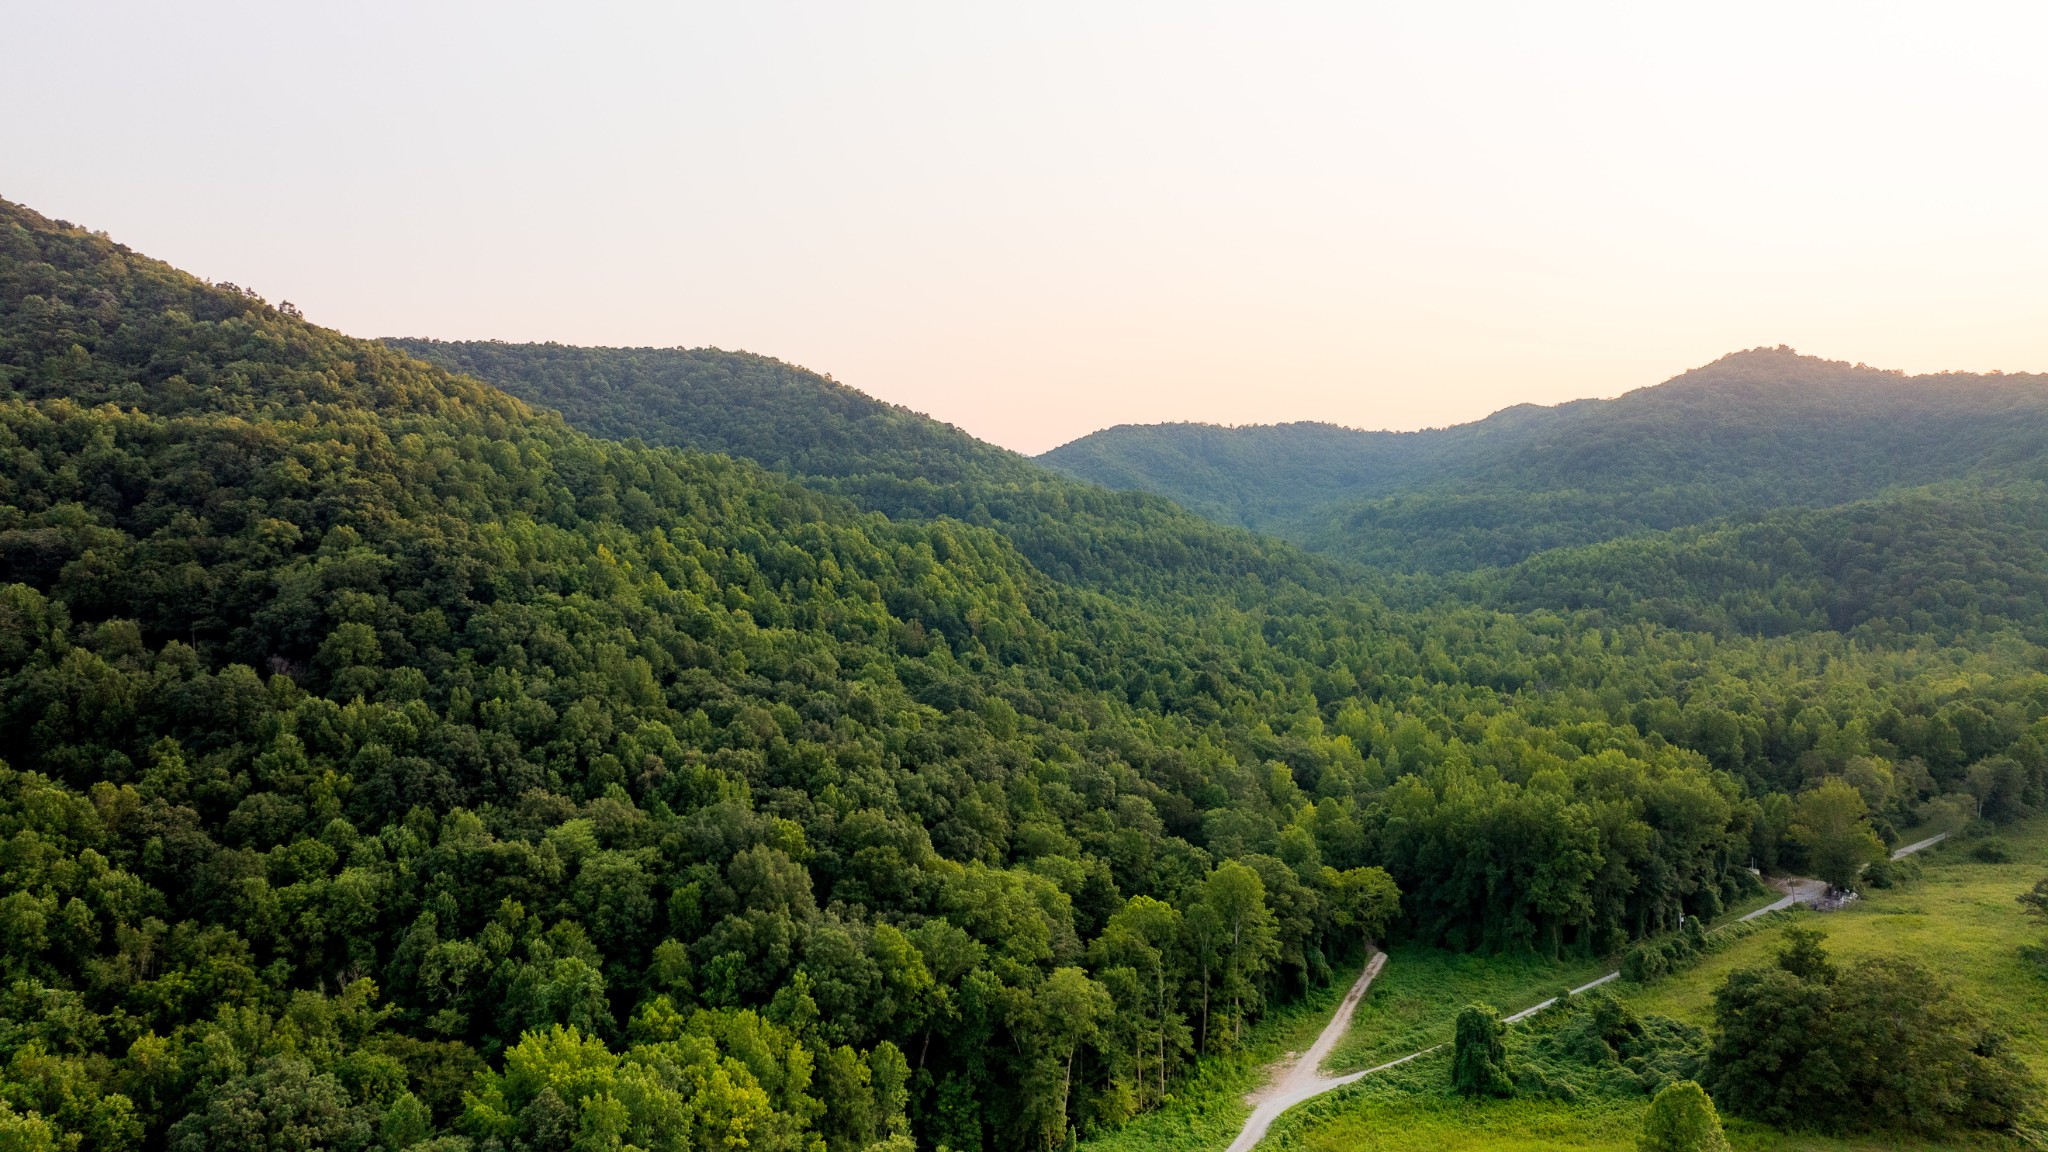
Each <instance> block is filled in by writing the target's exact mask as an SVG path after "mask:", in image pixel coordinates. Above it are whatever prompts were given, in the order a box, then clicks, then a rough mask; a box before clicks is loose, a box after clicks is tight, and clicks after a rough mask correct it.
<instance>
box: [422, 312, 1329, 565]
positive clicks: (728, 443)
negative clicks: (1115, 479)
mask: <svg viewBox="0 0 2048 1152" xmlns="http://www.w3.org/2000/svg"><path fill="white" fill-rule="evenodd" d="M383 343H385V344H386V345H388V346H390V347H393V348H396V349H399V350H402V351H404V352H406V353H408V354H410V355H412V356H416V357H418V358H419V359H422V360H425V361H428V362H429V363H433V364H437V365H440V366H441V367H443V368H447V369H449V370H451V371H455V372H461V373H465V374H467V375H470V376H474V377H477V378H478V379H481V380H484V381H486V382H488V383H490V384H494V385H496V386H498V387H500V388H502V389H504V390H505V391H507V392H510V393H511V394H513V395H514V396H517V397H519V398H521V399H523V400H526V401H528V402H530V403H533V404H538V405H542V406H545V407H548V408H553V409H555V410H557V411H559V412H561V413H562V414H563V415H564V416H566V417H567V418H568V419H569V422H570V423H571V424H574V425H575V426H577V427H578V428H581V429H583V430H585V431H588V432H591V433H594V434H596V435H599V436H606V437H612V438H616V439H638V440H643V441H646V442H648V443H650V444H657V445H668V446H674V447H682V448H695V449H699V450H702V451H707V452H720V453H725V454H727V455H731V456H738V457H741V458H744V459H748V460H753V461H755V462H757V463H759V464H762V465H764V466H766V467H768V468H772V469H775V470H777V471H779V472H784V473H787V474H790V475H793V476H796V477H799V478H801V479H803V480H805V481H806V482H808V483H810V484H811V486H812V487H815V488H821V489H823V490H825V491H829V492H833V493H835V494H838V495H842V496H846V497H849V498H851V499H853V500H854V501H856V502H857V503H859V504H861V505H862V506H864V507H866V508H869V509H872V510H874V511H878V512H882V513H884V514H886V515H888V516H891V517H895V518H898V519H903V518H912V519H924V518H930V517H935V516H951V517H953V518H956V519H960V520H965V521H967V522H969V523H972V524H979V525H982V526H985V527H992V528H995V529H996V530H998V531H1000V532H1001V533H1003V534H1004V535H1006V536H1008V537H1009V538H1010V540H1011V541H1012V543H1014V544H1015V545H1016V546H1017V548H1018V549H1019V550H1020V551H1022V552H1023V553H1024V554H1025V555H1026V556H1027V557H1029V558H1030V559H1031V561H1032V562H1033V563H1034V564H1036V565H1037V566H1038V567H1040V568H1041V569H1043V570H1045V571H1046V572H1047V573H1048V574H1050V575H1052V576H1054V577H1055V578H1057V579H1060V580H1063V581H1068V582H1072V583H1078V584H1081V585H1084V586H1088V587H1094V588H1104V589H1114V590H1121V591H1135V590H1143V591H1146V592H1160V591H1168V590H1182V591H1185V590H1190V589H1201V590H1204V591H1206V592H1212V593H1213V592H1221V593H1225V594H1229V595H1233V596H1236V595H1244V594H1250V595H1253V596H1256V595H1257V594H1258V593H1257V592H1256V591H1251V592H1249V593H1247V589H1248V588H1250V589H1257V588H1261V587H1270V586H1272V585H1275V584H1296V585H1301V586H1304V587H1316V588H1329V587H1340V586H1345V585H1347V584H1349V583H1350V581H1349V580H1348V579H1345V578H1343V577H1342V576H1341V575H1340V574H1339V573H1338V571H1337V569H1336V568H1335V567H1334V566H1332V565H1331V564H1329V563H1328V562H1327V561H1324V560H1322V559H1319V558H1316V557H1313V556H1310V555H1307V554H1305V553H1303V552H1301V551H1300V550H1299V549H1297V548H1294V547H1291V546H1288V545H1286V544H1284V543H1281V542H1280V541H1277V540H1273V539H1270V538H1266V539H1261V538H1259V537H1257V536H1254V535H1253V534H1251V533H1249V532H1246V531H1243V530H1241V529H1238V528H1235V527H1223V526H1219V525H1217V524H1216V523H1213V522H1212V521H1210V520H1208V519H1204V518H1203V517H1201V516H1197V515H1190V514H1189V513H1188V512H1187V511H1186V510H1184V509H1182V508H1180V507H1179V506H1177V505H1175V504H1174V503H1172V502H1170V501H1168V500H1165V499H1161V498H1159V497H1156V496H1152V495H1149V494H1145V493H1139V492H1130V491H1123V492H1119V491H1113V490H1109V489H1105V488H1104V487H1102V486H1099V485H1096V484H1092V483H1087V482H1078V481H1076V480H1075V479H1073V478H1072V477H1069V476H1067V475H1065V474H1063V473H1060V472H1056V471H1054V470H1052V469H1049V468H1046V467H1044V466H1042V465H1040V464H1038V463H1035V462H1034V461H1032V460H1031V459H1030V458H1028V457H1025V456H1021V455H1019V454H1017V453H1015V452H1010V451H1008V450H1006V449H1002V448H998V447H996V446H995V445H993V444H988V443H984V442H983V441H980V440H977V439H975V438H974V437H972V436H970V435H968V434H967V433H965V432H962V431H961V430H959V429H958V428H955V427H953V426H952V425H950V424H943V423H940V422H939V421H937V420H933V419H931V418H930V417H928V416H923V415H920V414H918V413H916V412H912V411H911V410H909V409H907V408H903V407H900V406H898V405H894V404H888V403H884V402H882V401H880V400H876V399H875V398H873V397H871V396H868V395H866V394H865V393H862V392H858V391H856V390H854V389H852V388H848V387H846V386H845V385H843V384H839V383H836V382H834V381H833V380H832V379H830V378H829V377H826V376H822V375H820V374H818V373H816V372H812V371H810V370H809V369H806V368H800V367H798V366H796V365H793V364H787V363H784V362H783V361H780V360H775V359H772V358H770V357H767V356H757V355H753V354H752V353H747V352H726V351H721V350H719V349H716V348H578V347H571V346H568V345H562V344H507V343H504V342H501V341H466V342H455V341H440V340H417V339H387V340H385V341H383ZM1248 580H1249V581H1251V583H1250V584H1249V585H1248V584H1247V581H1248Z"/></svg>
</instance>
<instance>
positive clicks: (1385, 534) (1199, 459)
mask: <svg viewBox="0 0 2048 1152" xmlns="http://www.w3.org/2000/svg"><path fill="white" fill-rule="evenodd" d="M2044 452H2048V377H2044V376H2040V375H1995V374H1994V375H1966V374H1941V375H1933V376H1905V375H1902V374H1900V373H1896V372H1888V371H1883V370H1880V369H1876V368H1869V367H1866V366H1863V365H1851V364H1845V363H1840V362H1836V361H1827V360H1820V359H1816V358H1814V357H1810V356H1801V355H1799V354H1797V353H1795V352H1793V351H1791V350H1790V349H1786V348H1773V349H1755V350H1751V351H1747V352H1738V353H1734V354H1732V355H1729V356H1725V357H1722V358H1721V359H1720V360H1717V361H1715V362H1714V363H1712V364H1709V365H1706V366H1705V367H1702V368H1697V369H1694V370H1693V371H1690V372H1687V373H1684V374H1683V375H1681V376H1678V377H1676V378H1675V379H1672V380H1670V381H1668V382H1666V383H1664V384H1660V385H1657V386H1655V387H1651V388H1642V389H1638V390H1636V391H1634V392H1630V393H1628V394H1626V395H1624V396H1621V397H1618V398H1616V399H1613V400H1581V401H1575V402H1573V403H1570V404H1564V405H1559V406H1557V407H1553V408H1537V407H1532V406H1528V405H1523V406H1518V407H1515V408H1509V409H1506V410H1504V411H1502V412H1499V413H1496V414H1494V415H1493V416H1490V417H1488V418H1486V419H1485V420H1481V421H1477V422H1475V423H1471V424H1464V425H1459V426H1457V427H1453V428H1443V429H1434V430H1429V431H1423V432H1359V431H1353V430H1349V429H1343V428H1337V427H1334V426H1331V425H1321V424H1290V425H1277V426H1262V427H1249V428H1219V427H1213V426H1207V425H1190V424H1167V425H1153V426H1125V427H1119V428H1112V429H1108V430H1106V431H1103V432H1098V433H1095V434H1094V435H1091V436H1087V437H1083V438H1082V439H1080V440H1076V441H1074V442H1073V443H1071V444H1067V445H1063V446H1061V447H1059V448H1056V449H1054V450H1053V451H1051V452H1049V453H1047V454H1045V455H1044V456H1042V457H1040V458H1039V459H1040V460H1041V461H1042V462H1043V463H1045V464H1047V465H1049V466H1051V467H1054V468H1058V469H1060V470H1061V471H1063V472H1066V473H1067V474H1069V475H1072V476H1076V477H1080V478H1085V479H1090V480H1094V481H1096V482H1098V483H1102V484H1107V485H1110V486H1113V487H1120V488H1135V489H1141V490H1144V491H1149V492H1156V493H1158V494H1160V495H1163V496H1166V497H1168V498H1170V499H1173V500H1175V501H1177V502H1179V503H1181V504H1183V505H1184V506H1186V507H1188V508H1191V509H1194V510H1196V511H1199V512H1202V513H1203V514H1204V515H1208V516H1211V517H1214V518H1217V519H1220V520H1226V521H1229V522H1232V523H1238V524H1243V525H1245V526H1247V527H1251V528H1255V529H1258V530H1261V531H1267V532H1273V533H1276V534H1278V535H1281V536H1283V537H1286V538H1288V539H1292V540H1295V541H1296V542H1299V543H1302V544H1304V545H1306V546H1308V547H1310V548H1312V549H1315V550H1317V551H1321V552H1324V553H1327V554H1330V555H1333V556H1342V557H1347V558H1351V559H1356V560H1362V561H1366V562H1369V563H1373V564H1379V565H1384V566H1389V567H1395V568H1403V569H1423V570H1437V571H1447V570H1457V569H1464V568H1474V567H1484V566H1491V565H1500V564H1509V563H1514V562H1516V561H1518V560H1521V559H1523V558H1525V557H1527V556H1530V555H1533V554H1535V553H1537V552H1540V551H1543V550H1545V549H1548V548H1555V547H1562V546H1570V545H1578V544H1590V543H1597V542H1599V541H1602V540H1609V539H1613V538H1616V537H1619V536H1625V535H1629V534H1632V533H1638V532H1642V531H1645V530H1662V529H1670V528H1678V527H1684V526H1687V525H1694V524H1701V523H1704V522H1707V521H1710V520H1713V519H1715V518H1717V517H1722V516H1727V515H1732V514H1747V513H1757V512H1763V511H1768V510H1771V509H1776V508H1787V507H1825V506H1829V505H1834V504H1841V503H1845V502H1848V501H1852V500H1859V499H1863V498H1865V497H1869V496H1873V495H1875V494H1877V493H1880V492H1883V491H1885V490H1887V489H1891V488H1899V487H1910V486H1918V485H1924V484H1930V483H1935V482H1938V481H1945V480H1953V479H1957V478H1963V477H1976V478H1980V479H1989V480H1993V481H1997V480H2001V479H2004V478H2009V477H2012V476H2018V475H2025V474H2027V473H2028V471H2029V468H2030V466H2031V465H2033V464H2034V463H2035V462H2037V461H2039V460H2040V459H2041V457H2042V455H2043V453H2044Z"/></svg>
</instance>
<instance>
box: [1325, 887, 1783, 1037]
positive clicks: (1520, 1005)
mask: <svg viewBox="0 0 2048 1152" xmlns="http://www.w3.org/2000/svg"><path fill="white" fill-rule="evenodd" d="M1777 898H1778V894H1777V893H1776V892H1771V893H1768V894H1765V895H1761V896H1755V897H1751V898H1749V899H1747V900H1744V901H1742V902H1741V903H1739V904H1737V905H1736V906H1734V907H1732V908H1730V909H1729V910H1728V912H1727V913H1726V914H1725V915H1724V916H1722V918H1721V922H1722V923H1724V924H1725V923H1734V921H1735V919H1736V917H1739V916H1741V915H1743V914H1744V913H1747V912H1750V911H1753V910H1755V909H1758V908H1762V907H1764V906H1765V905H1767V904H1769V903H1771V902H1772V901H1773V900H1776V899H1777ZM1619 966H1620V957H1618V956H1601V957H1597V958H1590V959H1589V958H1586V957H1576V958H1566V959H1564V960H1546V959H1543V958H1540V957H1537V956H1532V955H1526V954H1524V955H1508V956H1476V955H1472V954H1469V953H1457V952H1445V951H1442V950H1441V949H1436V948H1422V947H1416V946H1413V945H1396V946H1395V947H1394V948H1392V949H1391V950H1389V952H1388V955H1387V966H1386V969H1385V970H1384V971H1382V972H1381V973H1380V975H1379V977H1378V978H1377V979H1375V980H1374V981H1373V985H1372V992H1371V993H1370V994H1369V995H1368V997H1367V999H1366V1001H1365V1003H1363V1004H1361V1005H1359V1007H1358V1016H1357V1018H1356V1019H1354V1020H1353V1021H1352V1024H1351V1031H1350V1032H1349V1033H1347V1034H1346V1035H1345V1037H1344V1039H1342V1040H1340V1041H1338V1042H1337V1047H1336V1049H1335V1050H1334V1051H1332V1052H1331V1053H1330V1058H1329V1059H1328V1060H1327V1061H1325V1062H1324V1067H1325V1068H1326V1069H1327V1070H1328V1071H1330V1072H1332V1073H1337V1074H1342V1073H1345V1072H1355V1071H1357V1070H1359V1069H1361V1068H1372V1067H1376V1066H1378V1065H1380V1064H1384V1063H1386V1062H1387V1061H1389V1060H1398V1059H1400V1058H1401V1057H1403V1056H1406V1055H1408V1054H1409V1053H1411V1052H1419V1051H1421V1050H1422V1049H1424V1048H1428V1047H1430V1046H1431V1045H1434V1044H1441V1043H1443V1042H1445V1041H1447V1040H1449V1039H1450V1038H1451V1025H1452V1021H1453V1020H1454V1019H1455V1018H1456V1017H1457V1014H1458V1009H1460V1008H1463V1007H1464V1006H1465V1005H1467V1004H1471V1003H1474V1002H1480V1003H1486V1004H1491V1005H1493V1006H1494V1007H1496V1008H1499V1009H1500V1010H1501V1013H1502V1014H1503V1015H1511V1014H1513V1013H1515V1012H1519V1011H1521V1010H1522V1009H1524V1008H1527V1007H1529V1006H1530V1005H1532V1004H1538V1003H1541V1002H1542V1001H1544V1000H1548V999H1549V998H1550V997H1552V996H1555V995H1557V994H1558V993H1559V992H1560V991H1563V990H1564V989H1567V988H1577V987H1579V986H1580V985H1582V984H1585V983H1587V982H1589V981H1592V980H1595V979H1597V978H1599V977H1601V976H1605V975H1607V974H1608V973H1609V972H1612V971H1614V970H1615V969H1616V968H1617V967H1619Z"/></svg>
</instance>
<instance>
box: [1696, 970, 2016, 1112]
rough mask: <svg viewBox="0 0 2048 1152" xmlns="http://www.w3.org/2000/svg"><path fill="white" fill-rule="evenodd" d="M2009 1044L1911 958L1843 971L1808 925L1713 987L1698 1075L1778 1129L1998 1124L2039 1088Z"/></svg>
mask: <svg viewBox="0 0 2048 1152" xmlns="http://www.w3.org/2000/svg"><path fill="white" fill-rule="evenodd" d="M2007 1047H2008V1046H2007V1042H2006V1039H2005V1037H2004V1036H2003V1035H2002V1034H2001V1033H1999V1032H1996V1031H1994V1030H1992V1029H1990V1028H1988V1027H1987V1026H1986V1025H1985V1024H1984V1022H1983V1021H1982V1020H1981V1019H1980V1018H1979V1017H1978V1016H1977V1015H1976V1013H1974V1012H1973V1011H1971V1010H1970V1009H1969V1008H1968V1007H1967V1006H1965V1005H1964V1004H1962V1003H1961V1002H1960V1001H1958V1000H1957V998H1956V997H1955V996H1954V995H1953V994H1952V993H1951V992H1950V991H1949V990H1948V988H1947V987H1946V986H1944V985H1943V984H1942V983H1941V982H1940V981H1939V980H1938V979H1937V978H1936V977H1935V975H1934V974H1933V973H1932V972H1931V971H1929V970H1928V969H1927V968H1926V967H1925V966H1924V965H1922V964H1920V963H1919V962H1918V961H1916V960H1911V959H1908V958H1905V957H1898V956H1881V957H1872V958H1870V959H1866V960H1862V961H1859V962H1857V963H1856V964H1854V965H1851V966H1849V967H1847V968H1845V969H1840V970H1838V969H1837V968H1836V967H1835V965H1834V964H1833V963H1831V962H1830V961H1829V960H1828V957H1827V953H1826V951H1825V949H1823V948H1822V947H1821V946H1820V941H1819V937H1818V935H1817V934H1811V933H1807V934H1800V935H1797V936H1795V937H1794V939H1793V940H1792V942H1791V946H1790V947H1788V948H1787V949H1786V950H1785V951H1784V952H1782V953H1780V955H1779V958H1778V964H1777V965H1776V966H1775V967H1772V968H1768V969H1754V968H1747V969H1741V970H1739V971H1735V972H1731V973H1729V974H1728V978H1727V980H1725V981H1724V982H1723V983H1722V985H1721V987H1720V988H1719V989H1717V990H1716V991H1715V993H1714V1038H1713V1049H1712V1051H1711V1053H1710V1054H1709V1056H1708V1074H1707V1076H1706V1078H1705V1079H1706V1082H1707V1085H1708V1087H1709V1088H1710V1089H1711V1090H1712V1091H1713V1094H1714V1098H1715V1099H1716V1100H1718V1101H1719V1102H1720V1103H1721V1104H1722V1105H1723V1106H1724V1107H1726V1108H1727V1109H1728V1110H1729V1111H1730V1112H1733V1113H1736V1114H1738V1115H1741V1116H1745V1117H1748V1118H1750V1119H1753V1120H1760V1121H1763V1122H1764V1123H1767V1124H1775V1125H1779V1126H1781V1127H1809V1128H1826V1129H1841V1128H1848V1127H1859V1128H1880V1129H1893V1130H1901V1129H1908V1130H1914V1131H1920V1132H1940V1131H1944V1130H1948V1129H1960V1128H1994V1129H1995V1128H2004V1127H2008V1126H2010V1125H2012V1124H2013V1123H2015V1122H2017V1121H2018V1120H2020V1119H2021V1118H2022V1117H2023V1116H2025V1115H2026V1114H2027V1113H2028V1111H2029V1110H2030V1109H2031V1108H2032V1107H2033V1105H2034V1102H2035V1101H2036V1100H2037V1099H2038V1098H2039V1095H2040V1085H2039V1083H2038V1082H2037V1081H2036V1080H2035V1079H2034V1077H2033V1076H2032V1074H2031V1073H2030V1072H2029V1071H2028V1070H2027V1068H2026V1066H2025V1065H2023V1064H2021V1063H2020V1062H2019V1061H2018V1060H2017V1059H2015V1058H2014V1057H2013V1056H2012V1054H2011V1053H2010V1052H2009V1051H2008V1050H2007Z"/></svg>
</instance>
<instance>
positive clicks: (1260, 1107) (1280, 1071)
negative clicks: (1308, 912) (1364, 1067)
mask: <svg viewBox="0 0 2048 1152" xmlns="http://www.w3.org/2000/svg"><path fill="white" fill-rule="evenodd" d="M1386 963H1387V954H1386V953H1385V952H1375V953H1373V954H1372V959H1371V960H1368V961H1366V964H1365V971H1363V972H1360V973H1359V974H1358V982H1357V983H1355V984H1353V985H1352V986H1351V991H1349V992H1346V993H1345V994H1344V1002H1343V1003H1342V1004H1339V1005H1337V1011H1336V1012H1335V1013H1333V1014H1332V1015H1331V1016H1330V1022H1329V1023H1328V1024H1326V1025H1324V1026H1323V1030H1322V1032H1321V1033H1320V1034H1319V1035H1317V1036H1316V1042H1315V1043H1314V1044H1312V1045H1310V1046H1309V1050H1308V1051H1307V1052H1304V1053H1302V1054H1301V1055H1300V1056H1298V1057H1295V1058H1294V1059H1293V1060H1292V1062H1291V1063H1290V1062H1287V1061H1283V1062H1281V1063H1280V1064H1277V1065H1275V1066H1274V1068H1273V1073H1272V1076H1271V1078H1270V1079H1269V1080H1268V1081H1267V1082H1266V1086H1265V1087H1264V1088H1261V1089H1259V1090H1258V1091H1257V1092H1255V1093H1253V1094H1252V1095H1251V1096H1250V1097H1249V1098H1248V1099H1249V1100H1250V1101H1251V1104H1252V1114H1251V1118H1250V1119H1248V1120H1246V1121H1245V1122H1244V1129H1243V1130H1242V1131H1240V1132H1239V1133H1238V1134H1237V1139H1236V1140H1233V1141H1231V1144H1230V1152H1250V1149H1251V1147H1252V1145H1254V1144H1257V1143H1258V1142H1259V1141H1260V1140H1262V1139H1264V1138H1265V1135H1266V1129H1267V1128H1269V1127H1271V1126H1272V1124H1273V1121H1275V1120H1277V1119H1279V1118H1280V1114H1281V1113H1282V1112H1285V1111H1287V1110H1288V1109H1289V1108H1292V1107H1294V1106H1295V1105H1296V1104H1299V1103H1301V1102H1302V1101H1303V1100H1306V1099H1308V1098H1309V1097H1311V1096H1320V1095H1322V1094H1323V1093H1325V1092H1328V1091H1329V1090H1330V1089H1332V1088H1336V1087H1338V1086H1340V1085H1344V1084H1349V1083H1351V1082H1352V1081H1353V1080H1356V1079H1358V1078H1359V1077H1361V1076H1363V1075H1365V1073H1364V1072H1353V1073H1352V1074H1351V1075H1349V1076H1325V1075H1323V1074H1322V1071H1321V1069H1322V1065H1323V1060H1324V1058H1325V1057H1327V1056H1329V1054H1330V1049H1332V1048H1334V1047H1336V1046H1337V1041H1338V1040H1340V1039H1342V1038H1343V1036H1344V1033H1345V1032H1347V1031H1349V1030H1350V1028H1351V1014H1352V1013H1353V1012H1355V1011H1357V1010H1358V1002H1359V1000H1361V999H1363V998H1364V996H1365V990H1366V989H1367V988H1370V987H1372V978H1373V977H1375V976H1377V975H1379V974H1380V969H1381V968H1382V967H1384V966H1385V965H1386Z"/></svg>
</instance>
